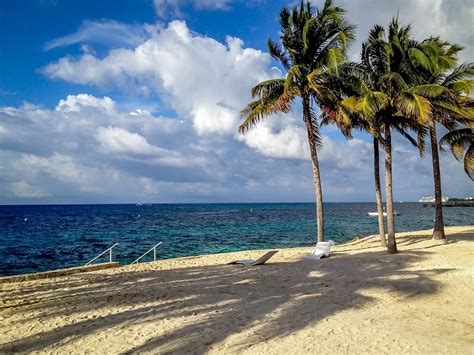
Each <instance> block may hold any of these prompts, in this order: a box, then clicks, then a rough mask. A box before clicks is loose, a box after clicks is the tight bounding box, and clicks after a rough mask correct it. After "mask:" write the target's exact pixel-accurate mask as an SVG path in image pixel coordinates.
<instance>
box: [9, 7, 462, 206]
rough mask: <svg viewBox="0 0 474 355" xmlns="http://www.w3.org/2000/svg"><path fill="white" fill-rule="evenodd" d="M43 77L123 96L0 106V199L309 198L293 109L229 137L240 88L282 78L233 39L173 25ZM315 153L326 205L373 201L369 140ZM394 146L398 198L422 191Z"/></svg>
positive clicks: (410, 158)
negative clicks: (147, 100) (161, 111)
mask: <svg viewBox="0 0 474 355" xmlns="http://www.w3.org/2000/svg"><path fill="white" fill-rule="evenodd" d="M361 1H369V0H361ZM374 6H375V5H374ZM361 18H363V17H361ZM370 25H371V24H367V28H368V27H370ZM43 72H44V73H45V74H46V75H47V76H49V77H50V78H53V79H61V80H65V81H68V82H72V83H77V84H86V85H93V86H97V87H100V88H101V89H105V90H107V89H108V88H113V89H114V92H117V91H118V92H120V91H122V93H124V94H125V96H127V95H128V97H132V99H131V100H130V102H128V103H127V104H126V105H125V104H124V102H123V101H121V102H115V101H114V100H112V99H111V98H110V97H107V96H104V97H102V98H99V97H95V96H92V95H88V94H78V95H69V96H68V97H66V98H64V99H62V100H60V101H59V103H58V105H57V106H56V108H55V109H54V110H49V109H45V108H43V107H41V106H35V105H31V104H25V105H23V106H20V107H0V158H1V161H2V164H1V165H0V181H1V182H3V184H0V199H2V200H3V201H17V200H14V199H15V198H17V199H18V198H23V199H27V198H36V199H44V200H45V201H58V198H63V199H68V198H69V199H72V200H73V201H76V202H77V201H80V199H81V198H84V199H86V200H88V201H96V202H97V201H98V198H99V197H97V196H102V197H103V200H101V201H106V202H114V201H117V202H124V201H137V200H140V201H161V202H202V201H207V202H212V201H216V202H222V201H262V200H266V201H275V200H280V201H282V200H288V201H295V200H296V201H304V200H312V199H313V196H314V191H313V186H312V179H311V165H310V161H309V153H308V145H307V138H306V131H305V128H304V125H303V123H302V120H301V113H300V112H298V109H296V111H295V112H294V113H292V114H288V115H283V114H281V115H274V116H272V117H269V118H268V119H266V120H265V121H264V122H261V123H259V124H258V125H257V127H255V128H253V129H252V130H250V131H249V132H248V133H247V134H246V135H245V136H241V135H239V134H238V133H237V128H238V125H239V121H240V118H239V111H240V109H241V108H242V107H243V106H244V105H245V104H246V103H247V102H248V100H249V99H250V97H249V92H250V88H251V87H252V86H253V85H255V83H257V82H259V81H262V80H265V79H268V78H271V77H275V76H281V75H282V74H281V73H280V72H279V71H278V69H275V68H272V61H271V60H270V57H269V55H268V54H267V53H264V52H262V51H259V50H255V49H252V48H246V47H245V46H244V44H243V42H242V41H241V40H240V39H238V38H234V37H228V38H227V39H226V41H225V43H220V42H219V41H216V40H215V39H213V38H209V37H206V36H203V35H199V34H196V33H193V32H192V31H190V30H189V29H188V27H187V26H186V24H185V23H184V22H182V21H173V22H171V23H170V24H169V25H168V26H167V27H163V28H161V27H159V26H155V27H154V29H153V31H151V30H150V31H148V34H147V37H146V38H145V39H143V42H142V43H139V44H137V45H136V47H134V48H116V49H113V50H111V51H109V52H108V53H107V54H106V55H105V56H103V57H99V56H97V55H96V54H94V52H93V51H90V50H87V51H84V54H82V55H80V56H78V57H70V56H67V57H64V58H61V59H59V60H58V61H56V62H54V63H52V64H50V65H48V66H46V67H45V68H43ZM137 93H138V94H140V95H143V96H141V97H146V96H147V95H148V97H151V98H152V99H155V98H157V99H158V98H159V105H166V106H167V107H166V109H168V108H171V109H172V111H174V112H173V116H176V117H174V118H169V117H163V116H156V115H154V114H153V113H152V112H154V111H155V108H150V107H149V106H145V105H140V104H137V102H140V98H138V99H137V95H136V94H137ZM323 132H325V133H327V132H328V130H327V129H324V130H323ZM364 139H365V138H364ZM323 145H324V147H323V149H322V150H321V151H320V154H319V157H320V163H321V171H322V178H323V183H324V193H325V197H326V198H327V200H373V181H372V179H373V177H372V160H371V159H372V150H371V144H370V143H367V142H366V141H364V140H363V139H359V138H357V139H353V140H351V141H345V140H343V139H338V137H337V136H335V135H334V132H332V133H331V134H330V137H325V138H324V141H323ZM394 145H395V146H396V147H397V149H398V151H397V154H396V156H395V157H394V160H395V166H394V172H395V181H396V184H395V192H396V194H397V196H398V198H399V199H403V200H410V199H413V198H416V197H418V196H419V195H423V194H426V193H427V192H426V190H427V189H428V190H429V189H430V188H431V185H430V184H432V182H430V181H431V180H430V179H431V176H430V174H429V172H430V161H429V157H426V158H425V159H423V160H420V159H419V158H417V157H416V152H415V151H414V150H413V149H412V148H405V143H402V142H400V141H396V142H395V144H394ZM400 147H402V149H400ZM276 158H284V159H276ZM445 161H446V163H445ZM442 163H443V166H447V167H449V168H448V169H446V172H445V174H446V178H445V181H456V184H455V185H451V184H448V185H447V186H446V188H445V193H446V194H447V195H460V194H461V193H460V192H462V191H465V190H466V186H468V185H467V184H469V183H470V182H469V180H468V178H467V177H465V176H464V173H463V171H462V167H461V166H459V165H458V164H457V163H456V162H454V161H452V160H451V158H450V157H449V156H448V157H446V156H445V157H443V162H442ZM407 174H409V176H410V178H409V179H407V177H406V176H407ZM18 181H20V183H18ZM408 181H410V186H407V184H408ZM84 196H86V197H84ZM102 197H100V198H102ZM9 199H10V200H9ZM72 200H68V201H72Z"/></svg>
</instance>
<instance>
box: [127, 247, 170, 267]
mask: <svg viewBox="0 0 474 355" xmlns="http://www.w3.org/2000/svg"><path fill="white" fill-rule="evenodd" d="M161 243H163V242H159V243H158V244H156V245H155V246H154V247H153V248H151V249H150V250H148V251H147V252H146V253H145V254H143V255H142V256H140V257H139V258H138V259H137V260H135V261H134V262H133V263H132V264H135V263H137V264H138V261H139V260H140V259H141V258H143V257H144V256H145V255H147V254H148V253H149V252H150V251H152V250H153V261H156V247H158V246H160V244H161ZM132 264H130V265H132Z"/></svg>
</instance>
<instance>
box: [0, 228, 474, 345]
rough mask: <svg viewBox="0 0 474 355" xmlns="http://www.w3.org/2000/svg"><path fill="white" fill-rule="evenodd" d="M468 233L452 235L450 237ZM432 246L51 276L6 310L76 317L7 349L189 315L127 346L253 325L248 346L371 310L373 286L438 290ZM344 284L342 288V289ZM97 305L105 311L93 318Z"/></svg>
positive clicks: (394, 292) (203, 340)
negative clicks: (427, 265) (429, 264)
mask: <svg viewBox="0 0 474 355" xmlns="http://www.w3.org/2000/svg"><path fill="white" fill-rule="evenodd" d="M464 237H465V236H464V235H462V234H458V235H454V236H450V242H456V240H458V239H464ZM466 237H467V236H466ZM420 240H421V239H420ZM427 253H429V252H428V251H422V250H411V251H405V252H402V253H400V254H398V255H388V254H386V253H385V252H379V251H372V252H362V253H357V254H353V255H349V254H345V253H340V254H339V253H338V254H336V255H335V256H334V257H331V258H329V259H325V260H321V261H314V260H305V259H303V260H295V261H293V262H284V263H278V262H273V263H269V264H267V265H264V266H261V267H243V266H236V265H214V266H196V267H186V268H179V269H173V270H148V271H133V270H130V271H127V272H123V273H118V274H112V275H111V274H107V273H101V272H97V273H90V274H82V275H72V276H69V277H68V278H67V279H65V280H67V281H66V282H64V283H63V282H61V284H54V283H52V282H49V283H42V284H39V285H37V286H31V287H29V288H27V287H24V288H21V289H18V290H17V291H14V292H13V291H10V292H8V293H7V294H5V293H4V294H3V295H2V297H4V298H6V299H8V300H9V301H12V302H14V301H15V300H16V301H17V303H19V304H17V305H16V306H15V305H11V306H8V307H4V309H3V310H2V312H3V313H5V312H6V317H8V314H12V313H15V312H22V311H28V313H29V314H35V318H29V319H26V320H23V322H31V323H34V322H39V321H41V320H45V319H52V318H55V317H58V318H61V319H68V318H69V319H70V321H69V322H67V323H66V324H63V325H60V326H58V327H57V328H55V329H53V330H50V331H41V332H38V333H36V334H34V335H32V336H27V337H24V338H20V339H17V340H14V341H11V342H9V343H6V344H3V345H2V346H1V349H2V351H3V352H28V351H41V350H44V349H46V348H47V347H49V346H52V345H54V344H57V345H65V344H67V343H69V342H74V341H78V340H79V339H80V338H81V337H84V336H85V335H90V334H93V333H100V332H102V331H105V330H108V329H109V330H110V328H114V329H117V332H118V333H117V334H120V332H123V334H127V333H126V331H125V330H126V328H127V327H130V326H137V325H138V326H140V325H142V326H144V325H150V324H152V325H154V326H156V329H159V328H160V327H162V326H163V322H167V321H172V320H173V319H178V318H183V317H185V319H186V321H184V322H182V323H180V326H177V327H173V328H168V329H165V330H161V331H160V333H159V334H158V335H157V333H155V334H151V335H150V334H148V335H147V334H142V335H141V338H139V339H135V340H134V341H132V340H131V339H127V338H126V336H125V335H124V338H123V339H124V341H123V344H122V345H121V346H123V347H122V348H121V350H120V351H123V352H142V351H155V352H156V351H159V352H161V353H171V352H177V353H183V352H205V351H206V350H209V349H211V348H212V346H213V344H216V343H220V342H221V341H223V340H225V339H227V338H228V337H229V336H231V335H233V334H236V333H239V332H242V331H244V330H245V331H246V332H247V333H248V334H249V335H248V336H247V337H245V340H242V341H241V343H239V344H238V347H241V348H242V349H243V348H245V347H247V346H248V345H250V344H254V343H256V342H262V341H266V340H270V339H272V338H278V337H282V336H285V335H289V334H291V333H294V332H296V331H298V330H301V329H303V328H305V327H307V326H309V325H313V324H316V323H317V322H319V321H323V320H324V319H325V318H327V317H329V316H331V315H334V314H336V313H338V312H341V311H344V310H347V309H351V308H358V307H362V306H364V305H366V304H367V303H369V302H371V301H372V298H371V297H368V296H364V295H363V294H364V290H370V289H373V288H377V289H383V290H384V291H385V292H386V294H387V296H390V297H403V298H404V297H407V298H410V297H417V296H418V295H422V294H432V293H435V292H437V290H438V288H439V287H440V285H439V284H437V282H435V281H434V280H433V278H432V276H433V275H436V274H439V273H444V272H449V271H450V270H449V269H432V270H426V269H423V270H416V265H417V263H418V262H420V261H421V260H423V259H424V258H425V257H426V254H427ZM408 268H411V270H407V269H408ZM413 270H415V271H413ZM336 281H337V285H338V287H335V286H334V284H335V283H336ZM341 285H343V287H341ZM25 286H26V285H25ZM51 292H52V293H51ZM46 294H47V295H46ZM336 295H337V297H336ZM336 299H337V302H336V301H335V300H336ZM32 311H34V312H32ZM98 311H101V312H102V311H103V315H101V316H99V317H97V318H91V317H85V316H84V314H87V315H90V314H94V313H96V312H98ZM104 314H105V315H104ZM295 314H296V315H298V316H294V315H295ZM247 333H246V334H247ZM127 344H128V345H127Z"/></svg>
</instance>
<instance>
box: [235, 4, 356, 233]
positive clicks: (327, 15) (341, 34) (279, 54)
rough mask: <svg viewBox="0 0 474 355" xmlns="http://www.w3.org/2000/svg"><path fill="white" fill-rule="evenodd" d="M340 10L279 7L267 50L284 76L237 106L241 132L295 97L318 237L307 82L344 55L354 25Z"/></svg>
mask: <svg viewBox="0 0 474 355" xmlns="http://www.w3.org/2000/svg"><path fill="white" fill-rule="evenodd" d="M344 13H345V11H344V10H343V9H342V8H340V7H337V6H334V5H333V3H332V0H326V2H325V3H324V6H323V7H322V9H318V10H317V11H316V12H314V11H313V9H312V7H311V5H310V3H309V2H307V3H306V4H304V3H303V2H302V3H301V6H300V7H299V8H298V7H295V8H293V10H292V11H291V12H290V11H289V10H288V9H286V8H284V9H283V10H282V11H281V12H280V26H281V33H280V40H281V45H280V44H278V43H276V42H274V41H272V40H271V39H269V40H268V49H269V52H270V54H271V56H272V57H273V58H275V59H276V60H278V61H279V62H280V63H281V64H282V66H283V68H284V69H285V70H286V71H287V75H286V77H285V78H281V79H272V80H267V81H264V82H262V83H260V84H258V85H257V86H255V87H254V88H253V89H252V97H253V98H256V100H255V101H252V102H250V103H249V104H248V105H247V107H246V108H245V109H243V110H242V118H243V123H242V124H241V126H240V127H239V131H240V132H241V133H243V134H244V133H245V132H246V131H247V130H248V129H250V128H251V127H252V126H254V125H256V124H257V123H258V122H259V121H260V120H262V119H263V118H265V117H267V116H269V115H271V114H273V113H276V112H285V113H286V112H289V111H290V110H291V108H292V106H293V103H294V102H295V100H296V98H298V97H299V98H300V99H301V104H302V108H303V121H304V123H305V126H306V132H307V137H308V143H309V148H310V153H311V162H312V166H313V182H314V186H315V193H316V219H317V239H318V241H323V240H324V213H323V193H322V186H321V176H320V169H319V162H318V147H319V146H320V145H321V135H320V131H319V122H318V119H317V117H316V116H315V113H314V107H313V104H314V103H318V100H319V97H318V95H317V93H315V92H314V91H313V90H312V89H311V86H310V85H309V79H308V75H309V74H310V73H312V72H319V73H321V74H323V73H325V72H337V70H338V67H339V66H340V64H341V63H342V61H343V60H344V59H345V55H346V48H347V45H348V43H350V42H351V41H352V40H353V39H354V32H355V28H354V26H352V25H351V24H350V23H349V22H348V21H347V20H346V19H345V18H344Z"/></svg>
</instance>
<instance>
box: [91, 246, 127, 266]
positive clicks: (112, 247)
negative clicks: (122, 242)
mask: <svg viewBox="0 0 474 355" xmlns="http://www.w3.org/2000/svg"><path fill="white" fill-rule="evenodd" d="M118 244H119V243H115V244H114V245H112V246H111V247H110V248H107V249H105V250H104V251H103V252H102V253H100V254H99V255H97V256H96V257H95V258H94V259H92V260H90V261H89V262H88V263H87V264H85V265H84V266H87V265H90V264H92V262H94V261H95V260H96V259H98V258H100V257H101V256H102V255H104V254H105V253H107V252H109V261H110V262H112V250H113V249H114V248H115V247H116V246H117V245H118Z"/></svg>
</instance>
